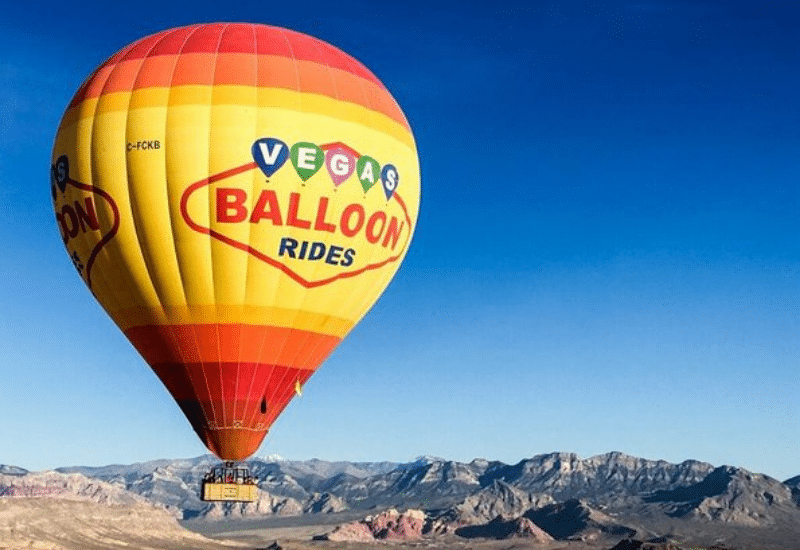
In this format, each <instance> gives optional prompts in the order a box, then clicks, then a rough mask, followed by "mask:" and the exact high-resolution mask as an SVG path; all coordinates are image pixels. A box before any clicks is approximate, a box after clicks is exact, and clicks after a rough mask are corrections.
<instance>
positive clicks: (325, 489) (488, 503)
mask: <svg viewBox="0 0 800 550" xmlns="http://www.w3.org/2000/svg"><path fill="white" fill-rule="evenodd" d="M217 463H218V460H217V459H216V458H214V457H212V456H210V455H206V456H201V457H197V458H191V459H180V460H167V459H164V460H154V461H150V462H144V463H137V464H130V465H110V466H104V467H87V466H73V467H65V468H58V469H56V470H55V471H53V472H42V473H31V472H28V471H27V470H25V469H23V468H19V467H13V466H0V497H2V496H26V495H27V496H47V495H53V494H78V495H81V497H80V498H83V499H86V498H89V499H92V500H94V501H95V502H104V501H105V502H109V503H125V502H130V503H137V504H138V503H141V502H149V503H150V504H152V505H154V506H156V507H159V508H162V509H163V510H165V511H167V512H168V513H169V514H171V515H172V516H173V517H175V518H177V519H179V520H182V521H184V524H193V525H198V524H200V523H207V522H209V521H213V520H221V519H225V520H229V521H230V520H234V519H236V518H243V519H268V518H275V517H276V516H280V517H289V516H314V515H326V516H328V517H340V516H341V517H342V518H357V517H363V516H364V515H367V514H374V513H376V512H380V511H381V510H387V509H390V508H397V509H401V510H403V509H405V510H409V509H412V510H413V509H416V510H420V511H421V512H416V511H415V512H414V514H417V515H414V516H413V519H414V522H412V523H415V524H418V525H419V526H420V527H419V528H420V529H421V530H423V531H424V532H425V533H442V534H450V535H455V536H459V537H465V538H470V537H484V538H485V537H489V538H491V537H500V538H502V536H525V535H524V534H525V533H528V534H529V535H528V536H531V535H530V533H533V532H536V533H539V532H540V531H541V532H542V533H543V534H537V536H547V537H552V538H553V539H556V540H584V541H587V540H588V541H591V540H600V539H602V540H605V539H609V540H611V539H618V540H619V539H625V538H630V539H631V540H633V538H638V539H640V540H681V541H684V542H687V541H699V542H697V543H698V544H699V543H700V542H703V543H704V544H706V545H709V544H711V543H714V542H716V543H720V544H721V543H722V542H725V541H728V542H730V541H734V542H738V543H739V544H740V545H741V544H756V545H757V546H754V547H757V548H759V549H766V548H794V546H782V545H785V544H789V543H788V542H787V541H791V540H800V476H796V477H793V478H790V479H787V480H785V481H784V482H780V481H778V480H775V479H773V478H771V477H769V476H766V475H763V474H758V473H753V472H749V471H747V470H744V469H742V468H736V467H732V466H719V467H715V466H713V465H711V464H708V463H705V462H699V461H696V460H687V461H684V462H681V463H679V464H673V463H669V462H666V461H662V460H648V459H643V458H637V457H633V456H629V455H626V454H623V453H619V452H612V453H607V454H603V455H598V456H594V457H590V458H581V457H579V456H577V455H576V454H574V453H549V454H542V455H537V456H534V457H532V458H528V459H525V460H522V461H520V462H518V463H516V464H505V463H503V462H500V461H490V460H484V459H475V460H473V461H471V462H469V463H463V462H457V461H451V460H445V459H441V458H435V457H420V458H419V459H417V460H414V461H412V462H408V463H394V462H364V463H357V462H346V461H341V462H330V461H324V460H316V459H315V460H306V461H293V460H284V459H280V458H278V457H267V458H265V459H261V458H255V459H253V460H251V461H249V462H248V464H249V466H250V469H251V472H252V474H253V475H254V476H255V477H256V478H257V479H258V485H259V488H260V489H261V491H260V496H259V500H258V501H257V502H255V503H249V504H244V503H236V504H232V503H206V502H203V501H201V500H200V499H199V498H198V493H199V489H200V482H201V480H202V477H203V475H204V474H205V473H206V472H207V471H208V470H209V469H210V468H211V467H213V466H215V465H216V464H217ZM420 513H422V515H423V517H424V521H422V520H419V517H420V516H419V514H420ZM327 523H330V521H327ZM362 531H363V529H362ZM698 537H699V538H698ZM704 537H705V538H704Z"/></svg>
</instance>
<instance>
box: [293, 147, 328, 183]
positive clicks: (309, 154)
mask: <svg viewBox="0 0 800 550" xmlns="http://www.w3.org/2000/svg"><path fill="white" fill-rule="evenodd" d="M291 157H292V164H293V165H294V169H295V170H296V171H297V175H298V176H300V179H302V180H303V181H308V178H310V177H311V176H313V175H314V174H316V173H317V172H318V171H319V169H320V168H322V163H323V162H324V160H325V155H324V153H323V152H322V149H320V148H319V147H317V146H316V145H315V144H313V143H309V142H307V141H301V142H300V143H295V144H294V145H292V150H291Z"/></svg>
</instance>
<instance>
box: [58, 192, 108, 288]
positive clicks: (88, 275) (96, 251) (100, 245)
mask: <svg viewBox="0 0 800 550" xmlns="http://www.w3.org/2000/svg"><path fill="white" fill-rule="evenodd" d="M66 182H67V183H69V184H70V185H74V186H75V187H77V188H78V189H83V190H85V191H90V192H92V193H97V194H98V195H100V196H101V197H103V198H104V199H105V200H106V201H108V204H109V205H110V206H111V210H112V211H113V212H114V224H113V225H112V226H111V230H110V231H109V232H108V233H106V234H105V235H103V238H102V239H100V241H98V243H97V244H96V245H94V248H92V252H91V254H89V259H88V260H87V261H86V286H88V287H89V290H92V267H93V266H94V260H95V258H97V255H98V254H99V253H100V249H101V248H103V247H104V246H105V245H106V244H108V242H109V241H110V240H111V239H113V238H114V235H116V234H117V230H119V208H117V203H116V202H114V199H112V198H111V195H109V194H108V193H106V192H105V191H103V190H102V189H100V188H99V187H95V186H94V185H89V184H87V183H81V182H79V181H75V180H73V179H69V178H68V179H67V180H66ZM92 292H94V291H92Z"/></svg>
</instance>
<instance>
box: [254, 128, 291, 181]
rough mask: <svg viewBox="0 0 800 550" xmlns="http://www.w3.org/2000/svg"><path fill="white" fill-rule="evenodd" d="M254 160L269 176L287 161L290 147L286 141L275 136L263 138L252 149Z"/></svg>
mask: <svg viewBox="0 0 800 550" xmlns="http://www.w3.org/2000/svg"><path fill="white" fill-rule="evenodd" d="M251 152H252V154H253V160H255V161H256V164H258V167H259V168H261V171H262V172H264V173H265V174H266V175H267V177H270V176H272V174H274V173H275V172H277V171H278V169H279V168H280V167H281V166H283V164H284V163H285V162H286V157H288V156H289V148H288V147H287V146H286V144H285V143H284V142H282V141H281V140H279V139H275V138H271V137H270V138H263V139H259V140H257V141H256V142H255V143H253V147H252V150H251Z"/></svg>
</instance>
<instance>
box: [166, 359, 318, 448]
mask: <svg viewBox="0 0 800 550" xmlns="http://www.w3.org/2000/svg"><path fill="white" fill-rule="evenodd" d="M152 368H153V371H154V372H155V373H156V375H158V377H159V378H160V379H161V381H162V382H163V383H164V385H165V386H166V388H167V390H168V391H169V392H170V393H171V394H172V396H173V397H174V398H175V401H176V402H177V403H178V406H180V408H181V410H182V411H183V413H184V414H185V415H186V417H187V419H188V420H189V423H190V424H191V425H192V427H193V428H194V430H195V431H196V432H197V434H198V435H199V436H200V438H201V439H202V440H203V441H204V442H205V444H206V445H207V446H208V448H209V449H211V451H212V452H214V453H215V454H217V456H224V457H225V458H226V459H227V460H242V459H244V458H247V457H248V456H250V455H251V454H253V453H254V452H255V451H256V450H257V449H258V446H259V445H260V444H261V441H262V440H263V439H264V436H265V435H266V433H267V432H268V431H269V428H270V427H271V426H272V424H273V423H274V422H275V420H276V419H277V418H278V416H279V415H280V413H281V412H283V410H284V409H285V408H286V406H287V405H288V404H289V402H290V401H291V400H292V398H293V397H294V396H295V384H296V383H297V382H299V383H300V384H301V385H302V384H304V383H305V382H306V381H307V380H308V379H309V378H310V377H311V375H312V374H313V372H314V371H312V370H306V369H298V368H291V367H283V366H280V365H267V364H253V363H241V364H239V363H211V364H201V363H185V364H184V363H164V364H159V365H152ZM239 369H243V370H242V371H241V372H244V373H245V374H252V375H253V376H254V379H255V380H256V384H258V387H264V388H265V391H264V393H263V394H253V393H248V392H247V390H246V389H243V388H237V387H235V386H234V385H233V384H230V383H225V384H222V387H220V386H219V385H216V384H215V383H214V382H215V381H218V380H224V381H230V380H232V379H235V378H236V371H237V370H239ZM201 370H202V371H203V373H204V375H205V378H206V379H208V380H209V382H210V384H209V386H208V387H206V386H201V387H197V386H193V384H192V381H191V378H197V377H198V376H197V375H196V374H194V373H196V372H198V371H201ZM262 400H264V401H265V403H266V411H265V412H261V410H262V409H261V404H262ZM223 410H225V411H240V412H238V413H237V414H236V415H235V416H234V415H232V414H228V415H226V417H223V416H222V413H221V411H223ZM211 411H216V414H214V413H212V412H211Z"/></svg>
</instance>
